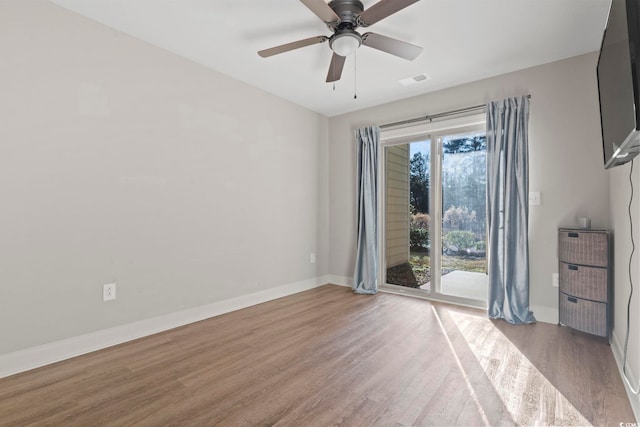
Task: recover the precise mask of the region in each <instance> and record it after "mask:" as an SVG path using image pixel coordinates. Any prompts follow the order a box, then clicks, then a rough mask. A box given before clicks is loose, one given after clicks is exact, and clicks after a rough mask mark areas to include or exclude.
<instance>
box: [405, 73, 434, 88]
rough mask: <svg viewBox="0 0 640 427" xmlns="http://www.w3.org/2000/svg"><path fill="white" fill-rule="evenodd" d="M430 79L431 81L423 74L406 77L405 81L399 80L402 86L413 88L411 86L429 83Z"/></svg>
mask: <svg viewBox="0 0 640 427" xmlns="http://www.w3.org/2000/svg"><path fill="white" fill-rule="evenodd" d="M429 79H430V77H429V76H427V75H426V74H425V73H422V74H417V75H415V76H411V77H406V78H404V79H401V80H398V82H399V83H400V84H401V85H402V86H411V85H414V84H416V83H421V82H425V81H427V80H429Z"/></svg>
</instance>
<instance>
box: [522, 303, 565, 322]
mask: <svg viewBox="0 0 640 427" xmlns="http://www.w3.org/2000/svg"><path fill="white" fill-rule="evenodd" d="M529 309H530V310H531V311H532V312H533V316H534V317H535V318H536V321H538V322H542V323H551V324H553V325H557V324H558V320H560V318H559V317H558V307H555V308H552V307H547V306H544V305H532V306H531V307H529Z"/></svg>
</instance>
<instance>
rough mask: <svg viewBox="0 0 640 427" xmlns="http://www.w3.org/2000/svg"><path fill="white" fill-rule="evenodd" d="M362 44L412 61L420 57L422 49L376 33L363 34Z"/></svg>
mask: <svg viewBox="0 0 640 427" xmlns="http://www.w3.org/2000/svg"><path fill="white" fill-rule="evenodd" d="M362 44H363V45H365V46H369V47H372V48H374V49H378V50H381V51H383V52H387V53H390V54H391V55H395V56H399V57H400V58H404V59H408V60H409V61H413V60H414V59H416V58H417V57H418V55H420V53H421V52H422V48H421V47H420V46H416V45H414V44H411V43H407V42H403V41H401V40H398V39H394V38H391V37H387V36H383V35H380V34H376V33H364V34H363V35H362Z"/></svg>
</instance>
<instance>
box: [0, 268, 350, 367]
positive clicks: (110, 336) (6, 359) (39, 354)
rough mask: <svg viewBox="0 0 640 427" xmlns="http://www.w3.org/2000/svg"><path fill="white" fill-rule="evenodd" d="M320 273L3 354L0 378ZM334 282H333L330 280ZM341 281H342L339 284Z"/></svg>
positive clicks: (266, 295)
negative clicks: (273, 286)
mask: <svg viewBox="0 0 640 427" xmlns="http://www.w3.org/2000/svg"><path fill="white" fill-rule="evenodd" d="M330 278H331V279H333V278H334V276H328V275H326V276H320V277H315V278H312V279H307V280H302V281H299V282H294V283H290V284H287V285H282V286H277V287H275V288H270V289H265V290H263V291H258V292H254V293H251V294H248V295H241V296H238V297H235V298H230V299H226V300H222V301H217V302H214V303H211V304H206V305H201V306H199V307H193V308H188V309H185V310H180V311H176V312H174V313H169V314H165V315H162V316H156V317H152V318H149V319H144V320H139V321H137V322H133V323H128V324H126V325H120V326H115V327H113V328H109V329H103V330H100V331H96V332H91V333H88V334H84V335H79V336H75V337H71V338H67V339H64V340H60V341H55V342H52V343H48V344H43V345H39V346H36V347H30V348H26V349H24V350H19V351H16V352H13V353H7V354H3V355H0V378H3V377H7V376H9V375H14V374H17V373H20V372H24V371H28V370H30V369H35V368H38V367H41V366H44V365H48V364H51V363H55V362H59V361H62V360H65V359H70V358H72V357H76V356H80V355H82V354H86V353H90V352H92V351H96V350H101V349H103V348H107V347H111V346H114V345H117V344H122V343H124V342H127V341H131V340H135V339H138V338H142V337H145V336H148V335H152V334H156V333H158V332H162V331H166V330H168V329H173V328H177V327H179V326H183V325H187V324H189V323H193V322H198V321H200V320H204V319H208V318H210V317H214V316H219V315H221V314H224V313H229V312H231V311H235V310H240V309H242V308H246V307H250V306H252V305H256V304H260V303H263V302H267V301H270V300H273V299H276V298H281V297H285V296H288V295H292V294H296V293H298V292H302V291H306V290H309V289H313V288H317V287H318V286H322V285H325V284H327V283H330V281H329V279H330ZM331 282H332V281H331ZM336 284H339V283H336Z"/></svg>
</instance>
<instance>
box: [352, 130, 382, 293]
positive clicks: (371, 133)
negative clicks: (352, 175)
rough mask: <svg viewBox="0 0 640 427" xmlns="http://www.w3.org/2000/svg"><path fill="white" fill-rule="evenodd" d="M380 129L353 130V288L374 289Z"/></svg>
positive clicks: (376, 276)
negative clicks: (355, 175)
mask: <svg viewBox="0 0 640 427" xmlns="http://www.w3.org/2000/svg"><path fill="white" fill-rule="evenodd" d="M379 140H380V129H379V128H378V127H366V128H362V129H358V130H357V131H356V143H357V146H358V195H357V201H358V232H357V233H358V234H357V248H356V268H355V272H354V274H353V292H355V293H358V294H375V293H376V292H378V212H377V209H378V144H379Z"/></svg>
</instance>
